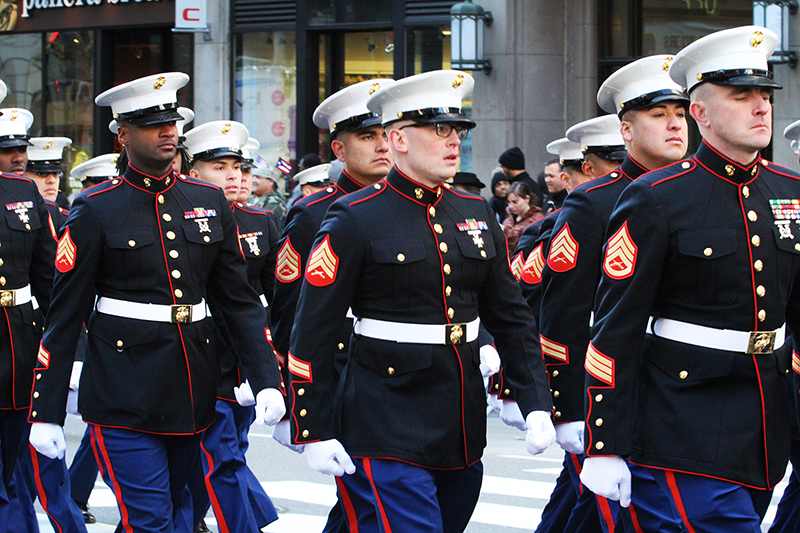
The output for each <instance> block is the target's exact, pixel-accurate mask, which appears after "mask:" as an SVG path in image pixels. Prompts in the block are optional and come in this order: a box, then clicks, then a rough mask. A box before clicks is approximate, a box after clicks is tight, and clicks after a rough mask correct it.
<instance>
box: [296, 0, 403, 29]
mask: <svg viewBox="0 0 800 533" xmlns="http://www.w3.org/2000/svg"><path fill="white" fill-rule="evenodd" d="M308 7H309V17H308V22H309V24H334V23H338V22H384V21H389V20H390V19H391V16H392V2H391V0H309V2H308Z"/></svg>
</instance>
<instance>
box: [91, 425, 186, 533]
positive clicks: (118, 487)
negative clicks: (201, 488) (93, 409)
mask: <svg viewBox="0 0 800 533" xmlns="http://www.w3.org/2000/svg"><path fill="white" fill-rule="evenodd" d="M90 429H91V434H92V446H94V447H95V448H96V450H97V453H98V457H99V459H100V465H99V466H100V474H101V475H102V476H103V481H105V483H106V485H108V487H109V488H110V489H111V490H112V492H113V493H114V497H115V498H116V500H117V506H118V508H119V512H120V518H121V522H120V530H121V531H124V532H125V533H172V532H173V529H174V526H173V520H174V518H175V513H177V511H178V510H179V504H180V499H181V493H182V492H183V489H184V488H185V487H186V480H187V478H188V476H189V473H190V472H191V467H192V465H193V464H194V462H195V460H196V459H197V455H198V453H199V450H200V446H199V445H200V435H199V434H198V435H157V434H152V433H142V432H140V431H133V430H130V429H121V428H109V427H102V426H98V425H96V424H90Z"/></svg>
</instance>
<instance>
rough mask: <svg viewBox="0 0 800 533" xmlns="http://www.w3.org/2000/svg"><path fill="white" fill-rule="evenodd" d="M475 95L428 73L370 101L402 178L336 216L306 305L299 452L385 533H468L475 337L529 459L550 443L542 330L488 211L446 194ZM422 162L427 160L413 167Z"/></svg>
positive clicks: (476, 447)
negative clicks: (487, 338)
mask: <svg viewBox="0 0 800 533" xmlns="http://www.w3.org/2000/svg"><path fill="white" fill-rule="evenodd" d="M473 84H474V82H473V80H472V78H471V76H469V75H468V74H465V73H462V72H458V71H437V72H429V73H425V74H420V75H417V76H412V77H409V78H405V79H403V80H401V81H398V82H395V83H394V84H392V85H390V86H389V87H385V88H381V89H378V90H377V91H376V92H375V93H374V94H373V95H372V96H371V97H370V99H369V100H368V101H367V107H368V108H369V109H371V110H372V111H374V112H376V113H378V112H379V113H380V114H381V115H382V117H383V123H384V126H385V127H386V128H387V133H388V135H389V140H390V142H391V145H392V149H393V153H394V157H395V164H396V167H395V168H393V169H392V171H391V172H390V173H389V175H388V176H387V178H386V179H385V181H381V182H379V183H376V184H375V185H373V186H372V187H368V188H365V189H362V190H361V191H358V192H355V193H353V194H351V195H348V196H347V197H345V198H342V199H341V200H339V201H337V202H335V203H333V204H332V205H331V206H330V207H329V209H328V214H327V216H326V218H325V220H324V221H323V224H322V226H321V228H320V231H319V232H318V234H317V238H316V241H315V244H314V248H313V251H312V253H311V256H310V258H309V261H308V265H307V267H306V270H305V279H304V281H303V286H302V289H301V294H300V298H299V301H298V311H297V313H298V315H297V320H296V323H295V332H294V334H293V335H292V345H291V349H290V352H289V354H288V361H287V366H288V368H289V371H290V374H291V394H292V395H293V400H294V403H293V407H292V415H291V423H292V437H293V439H294V441H295V442H296V443H297V444H305V445H306V455H307V457H308V459H309V464H310V465H311V466H312V468H314V469H316V470H318V471H322V472H326V473H333V474H337V475H340V476H341V475H342V474H344V473H345V472H346V473H347V474H348V475H345V476H342V477H341V478H340V479H341V482H342V483H343V484H344V485H345V487H346V488H347V489H348V491H350V492H351V493H352V494H354V495H355V496H354V497H353V505H354V507H355V508H356V512H357V514H360V513H359V508H366V507H369V508H372V509H373V512H375V513H376V514H377V516H378V522H379V523H380V524H382V525H381V526H379V527H380V528H382V529H381V530H385V529H387V528H391V529H394V530H398V531H411V530H414V531H431V532H442V531H446V532H451V531H463V529H464V528H465V527H466V525H467V523H468V521H469V517H470V515H471V513H472V510H473V508H474V506H475V504H476V503H477V498H478V494H479V490H480V480H481V477H482V465H481V463H480V458H481V454H482V450H483V448H484V446H485V443H486V441H485V438H486V437H485V432H486V414H485V401H486V400H485V392H484V385H483V379H482V376H481V372H480V369H479V353H478V352H479V347H478V343H477V342H476V340H477V338H478V325H479V322H483V323H485V325H486V329H487V330H488V331H489V333H491V334H492V335H493V336H494V337H495V339H496V343H497V348H498V351H499V352H500V354H501V355H503V356H505V357H506V365H507V368H508V372H507V374H508V376H509V378H511V379H512V380H514V381H515V384H516V385H517V387H516V389H517V400H518V402H519V403H520V406H521V408H522V411H523V413H525V414H526V415H527V419H526V420H527V423H528V427H529V430H528V431H529V434H528V448H529V450H530V451H531V452H540V451H542V450H543V449H545V448H546V447H547V446H548V445H549V444H550V442H551V439H552V433H551V432H552V431H553V430H552V425H551V423H550V418H549V416H550V415H549V408H550V398H549V391H548V390H547V385H546V383H545V382H544V373H543V369H542V367H541V365H542V360H541V356H540V355H539V354H538V353H537V351H536V338H535V337H534V335H533V334H532V333H531V326H532V322H533V317H532V316H531V314H530V311H529V310H528V308H527V305H526V304H525V302H524V300H523V299H522V296H521V295H520V294H519V290H518V288H517V286H516V283H515V280H514V277H513V275H512V274H511V271H510V269H509V266H508V260H507V251H506V249H505V239H504V237H503V235H502V231H501V230H500V228H499V227H498V226H497V225H496V224H494V223H493V222H492V219H493V213H492V211H491V208H490V206H489V205H488V203H487V202H486V201H485V200H483V199H481V198H479V197H476V196H473V195H467V194H463V193H461V192H458V191H453V190H451V189H449V188H447V187H445V186H444V185H442V183H443V182H444V181H445V180H446V179H447V178H448V177H451V176H452V175H453V174H455V171H456V168H455V163H456V158H457V156H458V153H459V147H460V141H461V140H462V139H463V138H465V137H466V134H467V132H468V129H469V128H471V127H472V126H474V123H473V122H471V121H470V120H469V119H468V118H466V117H465V116H464V114H463V111H462V110H461V105H462V99H463V98H464V97H465V96H466V95H467V94H468V93H469V92H471V90H472V86H473ZM427 149H429V150H430V151H425V150H427ZM411 150H414V151H415V154H414V155H415V157H419V159H417V160H414V161H409V158H410V156H409V152H410V151H411ZM422 169H425V170H422ZM421 172H428V173H429V174H424V173H421ZM409 174H412V175H414V177H415V178H416V179H412V177H410V176H409ZM348 307H351V308H352V309H353V314H354V315H355V316H356V324H355V327H354V334H353V336H352V338H351V341H350V349H349V352H348V360H347V365H346V367H345V370H344V372H343V374H342V376H341V378H340V379H337V377H338V376H337V375H336V371H335V365H334V358H333V357H332V354H331V353H330V351H329V350H330V346H331V345H332V344H333V342H334V340H335V339H336V338H337V336H338V335H339V332H340V331H341V324H342V322H343V321H344V315H345V313H346V311H347V308H348ZM479 311H480V313H479ZM479 314H480V319H478V316H479ZM337 381H338V383H337ZM348 454H352V456H353V457H355V458H356V463H355V465H354V464H353V463H352V462H351V459H350V456H349V455H348ZM365 481H366V482H368V483H367V484H368V486H370V487H371V490H370V491H369V493H368V494H364V493H362V492H361V491H360V487H361V486H363V485H364V484H365ZM390 487H393V488H390ZM358 526H359V530H361V523H359V524H358ZM379 527H375V528H365V529H366V530H367V531H378V529H379Z"/></svg>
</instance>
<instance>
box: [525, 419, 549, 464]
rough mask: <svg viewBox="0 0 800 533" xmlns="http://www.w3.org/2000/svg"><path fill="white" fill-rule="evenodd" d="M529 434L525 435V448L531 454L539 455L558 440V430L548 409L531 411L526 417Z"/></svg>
mask: <svg viewBox="0 0 800 533" xmlns="http://www.w3.org/2000/svg"><path fill="white" fill-rule="evenodd" d="M525 424H526V425H527V426H528V434H527V435H526V436H525V449H526V450H528V453H529V454H531V455H539V454H540V453H542V452H543V451H545V450H546V449H547V447H548V446H550V445H551V444H553V441H554V440H556V430H555V428H554V427H553V422H552V421H551V420H550V413H549V412H548V411H531V412H530V413H528V416H527V418H525Z"/></svg>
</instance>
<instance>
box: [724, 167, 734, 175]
mask: <svg viewBox="0 0 800 533" xmlns="http://www.w3.org/2000/svg"><path fill="white" fill-rule="evenodd" d="M735 170H736V169H734V168H733V165H725V173H726V174H728V176H733V173H734V172H735Z"/></svg>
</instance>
